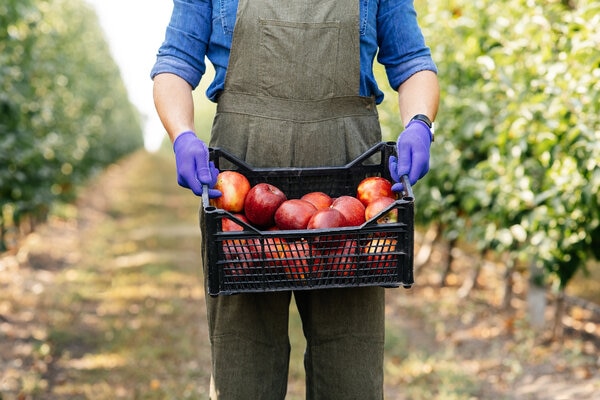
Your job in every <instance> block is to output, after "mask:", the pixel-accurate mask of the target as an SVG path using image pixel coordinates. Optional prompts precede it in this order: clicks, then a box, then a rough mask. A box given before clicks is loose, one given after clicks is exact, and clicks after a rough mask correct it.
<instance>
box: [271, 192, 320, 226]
mask: <svg viewBox="0 0 600 400" xmlns="http://www.w3.org/2000/svg"><path fill="white" fill-rule="evenodd" d="M316 212H317V207H315V206H314V205H313V204H312V203H309V202H308V201H306V200H300V199H291V200H286V201H284V202H283V203H281V205H280V206H279V208H278V209H277V211H276V212H275V225H276V226H277V227H278V228H279V229H282V230H289V229H306V226H307V225H308V221H309V220H310V218H311V217H312V216H313V214H314V213H316Z"/></svg>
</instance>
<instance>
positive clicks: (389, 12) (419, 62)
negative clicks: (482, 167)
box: [150, 0, 437, 103]
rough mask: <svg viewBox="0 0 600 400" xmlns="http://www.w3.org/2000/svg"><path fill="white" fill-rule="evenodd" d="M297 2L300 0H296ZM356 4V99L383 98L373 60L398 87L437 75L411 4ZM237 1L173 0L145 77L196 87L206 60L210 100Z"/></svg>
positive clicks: (382, 0) (379, 0)
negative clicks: (171, 78) (165, 76)
mask: <svg viewBox="0 0 600 400" xmlns="http://www.w3.org/2000/svg"><path fill="white" fill-rule="evenodd" d="M298 1H302V0H298ZM357 1H360V26H359V31H360V88H359V91H360V92H359V95H360V96H366V97H370V96H374V97H375V99H376V102H377V103H380V102H381V101H382V100H383V93H382V91H381V90H380V89H379V87H378V85H377V82H376V81H375V76H374V74H373V60H374V59H375V57H376V56H377V60H378V61H379V62H380V63H381V64H382V65H384V66H385V69H386V73H387V77H388V81H389V84H390V85H391V87H392V88H394V89H397V88H398V86H400V84H401V83H402V82H404V81H405V80H406V79H408V78H409V77H410V76H411V75H413V74H415V73H416V72H419V71H423V70H430V71H434V72H437V69H436V65H435V63H434V62H433V60H432V58H431V52H430V50H429V48H428V47H427V46H426V45H425V40H424V38H423V35H422V33H421V29H420V28H419V26H418V23H417V14H416V11H415V8H414V5H413V1H412V0H357ZM237 5H238V0H174V7H173V13H172V15H171V20H170V22H169V25H168V27H167V30H166V34H165V40H164V42H163V43H162V45H161V46H160V48H159V50H158V55H157V59H156V63H155V64H154V66H153V68H152V71H151V73H150V76H151V78H154V76H156V75H157V74H160V73H164V72H168V73H173V74H176V75H178V76H180V77H181V78H183V79H184V80H185V81H187V82H188V83H189V84H190V85H191V86H192V87H193V88H196V87H197V86H198V84H199V82H200V79H201V78H202V75H203V74H204V72H205V70H206V64H205V59H206V58H207V59H208V60H210V62H211V63H212V64H213V66H214V68H215V78H214V80H213V82H212V83H211V84H210V85H209V87H208V89H207V91H206V95H207V96H208V98H209V99H210V100H212V101H215V100H216V98H217V95H218V93H219V92H220V91H222V90H223V87H224V83H225V73H226V71H227V63H228V60H229V50H230V48H231V40H232V37H233V28H234V26H235V20H236V11H237Z"/></svg>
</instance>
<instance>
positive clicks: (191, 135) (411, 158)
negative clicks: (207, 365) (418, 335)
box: [150, 0, 440, 400]
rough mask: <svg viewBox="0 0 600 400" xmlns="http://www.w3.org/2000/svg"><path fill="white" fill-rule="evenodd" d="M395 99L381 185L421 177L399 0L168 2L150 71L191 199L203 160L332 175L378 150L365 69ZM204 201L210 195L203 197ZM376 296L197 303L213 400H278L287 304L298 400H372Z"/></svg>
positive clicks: (424, 133)
mask: <svg viewBox="0 0 600 400" xmlns="http://www.w3.org/2000/svg"><path fill="white" fill-rule="evenodd" d="M376 57H377V60H378V61H379V62H380V63H381V64H383V65H384V66H385V69H386V74H387V78H388V83H389V84H390V85H391V87H392V88H394V90H397V93H398V96H397V97H398V104H399V111H400V119H401V121H402V122H403V124H404V126H405V127H404V130H403V131H402V133H401V134H400V135H399V137H398V140H397V150H398V157H397V159H393V158H391V159H390V172H391V175H392V176H393V177H394V179H395V181H396V183H395V184H394V188H395V190H400V189H401V183H398V177H399V176H402V175H404V174H406V175H408V177H409V181H410V182H411V184H415V183H416V182H417V181H418V180H419V179H421V178H422V177H423V176H424V175H425V174H426V173H427V171H428V170H429V159H430V146H431V142H432V141H433V133H432V130H431V127H430V124H431V121H433V120H434V119H435V116H436V113H437V109H438V103H439V96H440V95H439V84H438V80H437V67H436V65H435V63H434V61H433V60H432V57H431V52H430V49H429V47H427V46H426V44H425V39H424V37H423V34H422V31H421V29H420V27H419V25H418V22H417V15H416V11H415V8H414V5H413V2H412V1H411V0H394V1H392V0H379V1H376V0H370V1H368V0H367V1H359V0H337V1H319V0H278V1H273V0H238V1H236V0H175V1H174V7H173V12H172V16H171V19H170V22H169V24H168V26H167V28H166V34H165V40H164V42H163V43H162V44H161V46H160V48H159V50H158V54H157V59H156V62H155V64H154V66H153V68H152V71H151V74H150V75H151V78H152V79H153V85H154V92H153V93H154V101H155V106H156V110H157V113H158V115H159V117H160V119H161V121H162V123H163V125H164V127H165V129H166V131H167V133H168V136H169V137H170V139H171V141H172V142H173V150H174V153H175V163H176V167H177V176H178V182H179V184H180V185H181V186H183V187H186V188H189V189H190V190H191V191H192V192H193V193H195V194H196V195H200V194H201V192H202V185H203V184H208V185H209V186H211V185H213V184H214V182H215V178H216V174H217V173H218V170H216V169H215V168H214V165H212V164H211V163H209V159H208V147H207V146H211V147H221V148H224V149H226V150H228V151H229V152H231V153H232V154H234V155H235V156H237V157H238V158H240V159H241V160H244V161H246V162H247V163H249V164H250V165H252V166H255V167H311V166H339V165H345V164H346V163H347V162H349V161H352V160H353V159H355V158H356V157H357V156H359V155H360V154H362V153H363V152H364V151H366V150H367V149H368V148H370V147H372V146H373V145H375V144H377V143H379V142H380V141H381V140H382V135H381V128H380V122H379V119H378V114H377V105H378V104H380V103H381V101H382V100H383V93H382V91H381V90H380V89H379V86H378V83H377V82H376V80H375V77H374V73H373V63H374V62H375V58H376ZM206 59H207V60H209V61H210V62H211V63H212V64H213V66H214V68H215V77H214V79H213V81H212V82H211V83H210V85H209V87H208V89H207V91H206V94H207V96H208V98H209V99H210V100H212V101H214V102H216V103H217V108H216V113H215V116H214V120H213V126H212V130H211V136H210V142H209V143H208V145H207V144H206V143H205V142H203V141H202V140H201V139H199V138H198V137H197V136H196V133H195V130H194V105H193V99H192V91H193V89H194V88H196V87H197V85H198V83H199V82H200V79H201V78H202V76H203V74H204V72H205V68H206V64H205V60H206ZM210 195H211V196H218V195H219V193H216V192H215V191H214V190H213V192H211V193H210ZM384 291H385V289H383V288H380V287H360V288H343V289H339V288H336V289H321V290H304V291H292V292H291V291H281V292H268V293H247V294H236V295H231V296H216V297H207V299H206V303H207V315H208V317H207V318H208V326H209V337H210V343H211V356H212V377H211V399H212V400H217V399H219V400H233V399H242V400H250V399H251V400H260V399H266V400H279V399H284V398H285V395H286V391H287V380H288V365H289V355H290V343H289V338H288V317H289V311H290V304H291V300H292V296H293V299H294V301H295V303H296V307H297V310H298V313H299V314H300V318H301V321H302V330H303V333H304V336H305V338H306V349H305V353H304V367H305V372H306V398H307V399H309V400H322V399H327V400H336V399H340V400H341V399H343V400H349V399H360V400H381V399H383V347H384V326H385V321H384V302H385V294H384Z"/></svg>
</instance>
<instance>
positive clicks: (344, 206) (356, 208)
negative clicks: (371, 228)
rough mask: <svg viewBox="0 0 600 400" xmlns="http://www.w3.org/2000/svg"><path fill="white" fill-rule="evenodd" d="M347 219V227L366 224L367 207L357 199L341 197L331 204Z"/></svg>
mask: <svg viewBox="0 0 600 400" xmlns="http://www.w3.org/2000/svg"><path fill="white" fill-rule="evenodd" d="M331 208H335V209H336V210H338V211H340V212H341V213H342V214H343V215H344V217H345V218H346V223H347V226H360V225H362V224H363V223H364V222H365V206H364V205H363V204H362V203H361V202H360V200H358V199H357V198H356V197H352V196H340V197H338V198H336V199H335V200H334V201H333V203H332V204H331Z"/></svg>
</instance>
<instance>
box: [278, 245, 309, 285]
mask: <svg viewBox="0 0 600 400" xmlns="http://www.w3.org/2000/svg"><path fill="white" fill-rule="evenodd" d="M284 255H285V263H284V270H285V272H286V274H287V276H288V278H290V279H294V280H303V279H307V278H308V274H309V273H310V263H309V259H310V247H309V245H308V242H307V241H306V240H302V239H300V240H295V241H292V242H288V243H287V245H286V247H285V250H284Z"/></svg>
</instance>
